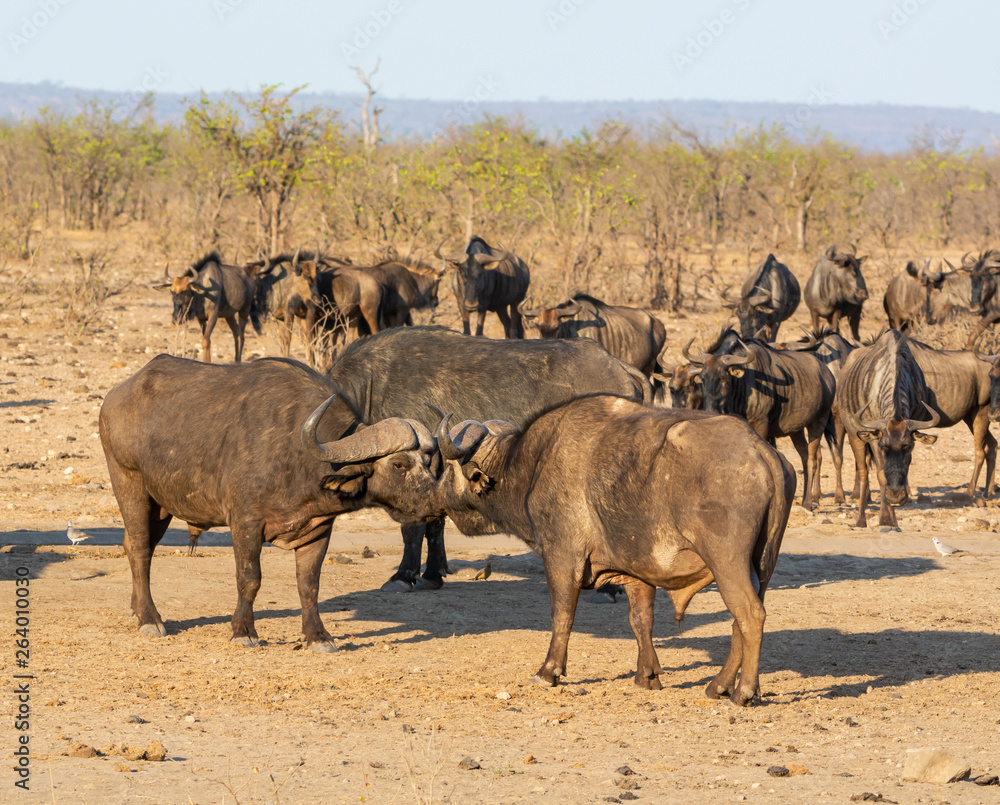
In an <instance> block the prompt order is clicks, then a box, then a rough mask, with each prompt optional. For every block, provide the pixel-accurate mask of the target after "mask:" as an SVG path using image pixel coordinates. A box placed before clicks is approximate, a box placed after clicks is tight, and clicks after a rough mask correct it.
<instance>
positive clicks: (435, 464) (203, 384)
mask: <svg viewBox="0 0 1000 805" xmlns="http://www.w3.org/2000/svg"><path fill="white" fill-rule="evenodd" d="M99 431H100V436H101V445H102V447H103V448H104V454H105V457H106V458H107V462H108V472H109V474H110V476H111V486H112V488H113V489H114V494H115V497H116V498H117V500H118V507H119V508H120V509H121V514H122V520H123V521H124V523H125V551H126V553H127V555H128V560H129V566H130V567H131V570H132V611H133V612H134V613H135V615H136V617H137V618H138V619H139V630H140V631H141V632H143V633H144V634H150V635H154V636H163V635H166V634H167V630H166V627H165V626H164V623H163V618H162V617H161V616H160V613H159V612H158V611H157V608H156V605H155V604H154V603H153V598H152V595H151V593H150V587H149V570H150V562H151V560H152V556H153V551H154V549H155V548H156V545H157V543H159V541H160V540H161V539H162V538H163V535H164V533H165V532H166V530H167V525H168V524H169V523H170V519H171V518H172V517H178V518H180V519H182V520H186V521H187V522H188V523H190V524H192V525H193V526H195V527H196V528H198V529H205V528H212V527H214V526H228V527H229V529H230V531H231V532H232V536H233V553H234V555H235V558H236V589H237V604H236V610H235V612H234V613H233V619H232V628H233V638H232V639H233V640H234V641H235V642H237V643H239V644H241V645H244V646H253V645H256V644H257V630H256V627H255V626H254V613H253V603H254V599H255V598H256V595H257V592H258V590H259V589H260V582H261V567H260V554H261V547H262V546H263V544H264V543H265V542H270V543H272V544H274V545H277V546H278V547H281V548H284V549H286V550H294V551H295V572H296V579H297V583H298V591H299V598H300V601H301V604H302V633H303V635H304V636H305V641H306V644H307V645H308V646H309V648H310V649H312V650H313V651H319V652H328V651H335V650H336V647H335V646H334V644H333V639H332V637H331V636H330V634H329V633H328V632H327V631H326V629H325V628H324V626H323V622H322V620H321V619H320V616H319V610H318V607H317V600H318V599H317V596H318V592H319V576H320V570H321V569H322V567H323V558H324V557H325V556H326V551H327V547H328V545H329V542H330V529H331V526H332V524H333V521H334V519H335V518H336V517H337V515H338V514H342V513H344V512H348V511H355V510H357V509H360V508H363V507H366V506H380V507H382V508H383V509H385V510H386V511H388V512H389V513H390V514H391V515H392V516H393V517H394V518H395V519H397V520H398V521H400V522H422V521H425V520H427V519H429V518H431V517H439V516H442V512H441V511H440V510H439V509H437V508H429V506H430V503H431V495H432V492H433V490H434V489H435V487H436V480H437V474H438V472H439V470H440V457H439V454H438V451H437V445H436V443H435V441H434V437H433V434H432V433H431V431H430V430H429V429H428V428H427V427H426V426H425V425H421V424H420V423H419V422H414V421H412V420H404V419H398V418H397V419H387V420H384V421H382V422H378V423H376V424H373V425H371V426H365V425H364V424H363V423H362V422H360V421H359V419H358V417H357V415H356V413H355V409H354V408H353V406H352V404H351V403H350V402H348V401H347V400H345V399H344V398H343V396H342V395H341V394H340V392H339V390H338V389H337V388H336V387H335V386H334V385H333V384H332V383H331V382H330V381H329V380H327V379H326V378H325V377H323V376H322V375H320V374H318V373H317V372H314V371H313V370H311V369H309V368H308V367H307V366H305V365H304V364H301V363H298V362H296V361H290V360H287V359H285V358H265V359H262V360H258V361H254V362H252V363H248V364H239V365H235V364H229V365H226V366H211V365H206V364H203V363H198V362H197V361H190V360H184V359H182V358H174V357H171V356H169V355H159V356H157V357H155V358H153V360H151V361H150V362H149V363H147V364H146V365H145V366H144V367H143V368H142V369H140V370H139V371H138V372H137V373H136V374H134V375H132V377H130V378H128V379H127V380H124V381H122V382H121V383H119V384H118V385H117V386H115V387H114V388H113V389H111V391H109V392H108V395H107V397H105V399H104V404H103V405H102V406H101V414H100V419H99Z"/></svg>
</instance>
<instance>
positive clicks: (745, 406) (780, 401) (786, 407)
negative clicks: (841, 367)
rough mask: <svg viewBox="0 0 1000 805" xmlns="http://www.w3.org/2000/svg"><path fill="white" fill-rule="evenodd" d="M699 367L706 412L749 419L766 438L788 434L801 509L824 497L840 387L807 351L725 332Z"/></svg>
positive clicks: (702, 354)
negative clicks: (825, 440)
mask: <svg viewBox="0 0 1000 805" xmlns="http://www.w3.org/2000/svg"><path fill="white" fill-rule="evenodd" d="M690 360H691V363H692V364H693V365H694V366H696V367H700V372H699V379H700V381H701V390H702V400H703V403H704V410H706V411H710V412H712V413H716V414H736V415H737V416H741V417H743V418H744V419H746V420H747V421H748V422H749V423H750V426H751V427H752V428H753V429H754V430H755V431H757V434H758V435H759V436H760V437H761V438H762V439H769V440H772V441H773V440H775V439H777V438H779V437H781V436H788V437H790V438H791V440H792V444H793V445H794V446H795V449H796V451H797V452H798V454H799V458H800V460H801V461H802V474H803V481H802V505H803V506H804V507H805V508H806V509H807V510H810V511H811V510H812V509H813V508H814V507H815V506H816V504H818V503H819V499H820V494H821V493H820V485H819V479H820V472H819V471H820V463H821V458H820V452H819V447H820V440H821V439H822V437H823V434H824V432H825V431H826V429H827V423H828V421H829V419H830V410H831V407H832V405H833V398H834V393H835V391H836V383H835V381H834V379H833V375H832V374H830V370H829V369H827V368H826V367H825V366H824V365H823V364H822V363H820V362H819V361H818V360H817V359H816V357H815V356H813V355H811V354H809V353H808V352H795V351H783V350H776V349H773V348H772V347H771V346H770V345H769V344H768V343H767V342H765V341H759V340H757V339H755V338H748V339H742V338H740V336H739V335H738V334H737V333H736V331H735V330H732V329H729V328H727V329H724V330H723V331H722V333H721V334H720V336H719V338H718V339H717V340H716V342H715V344H714V345H713V346H712V351H711V352H699V354H698V355H696V356H692V357H691V358H690Z"/></svg>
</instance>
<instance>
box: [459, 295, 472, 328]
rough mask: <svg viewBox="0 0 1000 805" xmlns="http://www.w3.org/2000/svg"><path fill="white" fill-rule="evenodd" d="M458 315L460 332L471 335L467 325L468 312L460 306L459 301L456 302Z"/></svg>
mask: <svg viewBox="0 0 1000 805" xmlns="http://www.w3.org/2000/svg"><path fill="white" fill-rule="evenodd" d="M458 315H459V316H461V317H462V332H463V333H465V334H466V335H472V328H471V326H470V325H469V311H468V310H467V309H466V307H465V305H464V304H462V300H461V299H459V300H458Z"/></svg>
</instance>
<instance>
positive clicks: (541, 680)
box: [531, 674, 559, 688]
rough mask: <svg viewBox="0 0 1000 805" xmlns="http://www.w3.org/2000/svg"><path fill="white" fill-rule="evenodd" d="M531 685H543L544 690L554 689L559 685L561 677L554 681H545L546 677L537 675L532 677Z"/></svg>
mask: <svg viewBox="0 0 1000 805" xmlns="http://www.w3.org/2000/svg"><path fill="white" fill-rule="evenodd" d="M531 684H532V685H541V686H542V687H543V688H554V687H555V686H556V685H558V684H559V677H555V678H554V679H551V680H548V679H545V677H542V676H539V675H538V674H535V675H534V676H533V677H531Z"/></svg>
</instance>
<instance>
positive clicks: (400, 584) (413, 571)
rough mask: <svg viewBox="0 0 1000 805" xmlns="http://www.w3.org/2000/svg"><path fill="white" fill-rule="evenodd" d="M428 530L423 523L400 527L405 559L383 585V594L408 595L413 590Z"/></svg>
mask: <svg viewBox="0 0 1000 805" xmlns="http://www.w3.org/2000/svg"><path fill="white" fill-rule="evenodd" d="M426 528H427V526H426V525H424V524H423V523H411V524H407V525H402V526H400V527H399V530H400V532H401V533H402V535H403V558H402V560H401V561H400V563H399V567H398V568H396V572H395V573H393V574H392V577H391V578H390V579H389V581H387V582H386V583H385V584H383V585H382V591H383V592H388V593H408V592H410V591H411V590H412V589H413V584H414V582H416V580H417V575H418V574H419V573H420V552H421V550H423V547H424V531H425V530H426Z"/></svg>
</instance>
